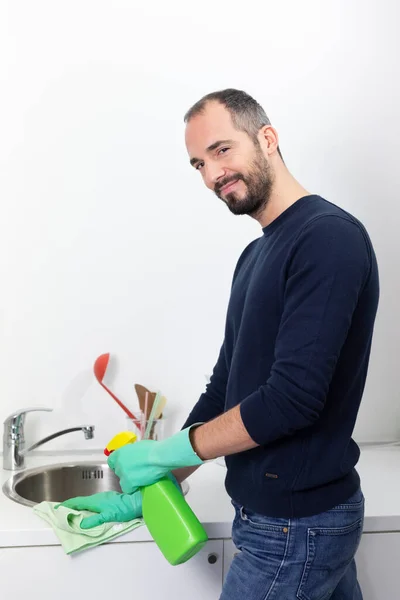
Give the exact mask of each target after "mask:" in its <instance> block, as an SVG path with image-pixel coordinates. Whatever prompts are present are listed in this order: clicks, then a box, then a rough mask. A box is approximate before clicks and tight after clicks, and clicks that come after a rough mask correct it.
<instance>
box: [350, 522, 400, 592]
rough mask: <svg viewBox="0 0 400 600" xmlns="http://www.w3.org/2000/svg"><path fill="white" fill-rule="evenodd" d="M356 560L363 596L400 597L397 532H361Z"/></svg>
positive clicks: (399, 561) (399, 544)
mask: <svg viewBox="0 0 400 600" xmlns="http://www.w3.org/2000/svg"><path fill="white" fill-rule="evenodd" d="M356 563H357V570H358V580H359V582H360V585H361V589H362V593H363V598H364V600H386V599H393V600H394V599H395V598H399V597H400V592H399V568H400V533H398V532H396V533H364V534H363V536H362V539H361V544H360V547H359V549H358V552H357V556H356Z"/></svg>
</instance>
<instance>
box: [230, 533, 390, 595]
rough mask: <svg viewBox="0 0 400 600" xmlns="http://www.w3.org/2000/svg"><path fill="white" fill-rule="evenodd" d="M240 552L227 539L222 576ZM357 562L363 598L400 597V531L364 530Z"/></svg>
mask: <svg viewBox="0 0 400 600" xmlns="http://www.w3.org/2000/svg"><path fill="white" fill-rule="evenodd" d="M237 553H238V549H237V548H236V546H235V545H234V543H233V541H232V540H230V539H229V540H224V561H223V573H222V577H223V580H225V577H226V575H227V573H228V570H229V567H230V564H231V562H232V560H233V559H234V556H235V554H237ZM356 564H357V571H358V580H359V582H360V585H361V589H362V592H363V600H387V599H390V598H393V599H394V598H399V597H400V592H399V590H398V587H399V584H398V570H399V568H400V532H393V533H364V534H363V536H362V538H361V543H360V546H359V549H358V552H357V555H356Z"/></svg>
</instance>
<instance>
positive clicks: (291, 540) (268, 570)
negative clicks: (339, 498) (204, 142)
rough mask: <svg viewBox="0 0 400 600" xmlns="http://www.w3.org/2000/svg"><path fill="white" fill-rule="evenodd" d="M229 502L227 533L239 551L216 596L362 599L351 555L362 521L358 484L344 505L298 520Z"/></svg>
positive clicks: (241, 599) (222, 598)
mask: <svg viewBox="0 0 400 600" xmlns="http://www.w3.org/2000/svg"><path fill="white" fill-rule="evenodd" d="M232 503H233V506H234V508H235V511H236V515H235V519H234V521H233V527H232V538H233V542H234V544H235V546H236V547H237V548H238V550H241V552H239V553H238V554H237V555H236V556H235V558H234V559H233V561H232V564H231V567H230V569H229V571H228V575H227V577H226V579H225V584H224V587H223V591H222V595H221V596H220V600H272V599H274V600H362V593H361V589H360V586H359V584H358V581H357V571H356V564H355V560H354V555H355V553H356V551H357V548H358V545H359V543H360V540H361V534H362V530H363V525H364V496H363V493H362V491H361V489H359V490H358V491H357V492H356V493H355V494H354V495H353V496H352V497H351V498H349V499H348V501H347V502H346V503H345V504H340V505H339V506H336V507H335V508H333V509H331V510H329V511H327V512H324V513H321V514H319V515H315V516H312V517H304V518H299V519H276V518H269V517H264V516H263V515H259V514H256V513H254V512H252V511H250V510H247V509H246V508H245V507H243V506H239V505H237V504H236V503H235V502H232Z"/></svg>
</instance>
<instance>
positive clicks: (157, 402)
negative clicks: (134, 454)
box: [144, 392, 162, 440]
mask: <svg viewBox="0 0 400 600" xmlns="http://www.w3.org/2000/svg"><path fill="white" fill-rule="evenodd" d="M161 400H162V396H161V393H160V392H157V394H156V398H155V400H154V403H153V407H152V409H151V413H150V416H149V420H148V421H147V426H146V430H145V432H144V439H145V440H146V439H148V438H149V435H150V431H151V428H152V426H153V422H154V419H155V418H156V413H157V411H158V408H159V405H160V403H161Z"/></svg>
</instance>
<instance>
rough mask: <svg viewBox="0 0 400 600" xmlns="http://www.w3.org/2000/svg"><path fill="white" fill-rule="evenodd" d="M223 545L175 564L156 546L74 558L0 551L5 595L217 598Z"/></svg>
mask: <svg viewBox="0 0 400 600" xmlns="http://www.w3.org/2000/svg"><path fill="white" fill-rule="evenodd" d="M222 571H223V541H222V540H210V541H209V542H208V543H207V544H206V546H205V547H204V548H203V549H202V550H201V551H200V552H199V553H198V554H197V555H196V556H195V557H193V558H192V559H191V560H189V561H188V562H187V563H184V564H183V565H178V566H175V567H173V566H171V565H170V564H169V563H168V562H167V561H166V560H165V558H164V557H163V555H162V554H161V553H160V551H159V549H158V548H157V546H156V545H155V543H154V542H141V543H123V542H120V543H109V544H104V545H102V546H98V547H96V548H92V549H90V550H86V551H84V552H82V553H81V554H77V555H75V556H67V555H66V554H65V553H64V552H63V551H62V550H61V548H60V546H36V547H13V548H0V573H1V577H2V581H1V597H2V598H12V599H13V600H26V599H27V598H30V599H32V600H33V599H34V600H36V599H37V600H54V599H55V598H57V600H71V598H77V600H81V599H83V598H96V600H110V599H111V598H118V597H120V598H134V597H135V598H147V599H149V600H156V599H158V598H159V599H160V600H188V599H189V598H190V600H218V598H219V596H220V594H221V589H222Z"/></svg>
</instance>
